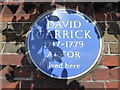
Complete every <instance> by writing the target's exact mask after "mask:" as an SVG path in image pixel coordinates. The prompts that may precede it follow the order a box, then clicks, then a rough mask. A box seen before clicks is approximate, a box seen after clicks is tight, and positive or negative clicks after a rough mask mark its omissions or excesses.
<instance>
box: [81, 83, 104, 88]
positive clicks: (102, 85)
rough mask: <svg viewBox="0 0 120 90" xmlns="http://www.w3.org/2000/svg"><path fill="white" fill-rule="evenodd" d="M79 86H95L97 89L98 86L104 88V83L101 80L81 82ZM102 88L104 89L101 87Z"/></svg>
mask: <svg viewBox="0 0 120 90" xmlns="http://www.w3.org/2000/svg"><path fill="white" fill-rule="evenodd" d="M80 86H84V88H86V89H87V88H94V89H95V88H96V89H98V90H99V88H102V89H103V88H104V83H102V82H81V83H80ZM103 90H104V89H103Z"/></svg>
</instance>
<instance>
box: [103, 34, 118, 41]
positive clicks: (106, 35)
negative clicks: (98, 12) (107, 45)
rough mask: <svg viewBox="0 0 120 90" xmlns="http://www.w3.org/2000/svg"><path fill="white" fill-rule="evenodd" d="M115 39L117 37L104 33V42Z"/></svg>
mask: <svg viewBox="0 0 120 90" xmlns="http://www.w3.org/2000/svg"><path fill="white" fill-rule="evenodd" d="M117 40H118V39H117V38H116V37H115V36H114V35H113V34H108V33H105V34H104V41H105V42H114V41H117Z"/></svg>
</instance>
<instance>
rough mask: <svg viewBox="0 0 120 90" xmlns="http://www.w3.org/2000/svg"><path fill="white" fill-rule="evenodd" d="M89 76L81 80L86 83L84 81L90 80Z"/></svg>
mask: <svg viewBox="0 0 120 90" xmlns="http://www.w3.org/2000/svg"><path fill="white" fill-rule="evenodd" d="M90 77H91V75H87V76H86V77H84V78H83V79H82V80H84V81H86V80H90Z"/></svg>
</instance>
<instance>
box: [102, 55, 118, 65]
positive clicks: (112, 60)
mask: <svg viewBox="0 0 120 90" xmlns="http://www.w3.org/2000/svg"><path fill="white" fill-rule="evenodd" d="M103 65H105V66H119V56H104V57H103Z"/></svg>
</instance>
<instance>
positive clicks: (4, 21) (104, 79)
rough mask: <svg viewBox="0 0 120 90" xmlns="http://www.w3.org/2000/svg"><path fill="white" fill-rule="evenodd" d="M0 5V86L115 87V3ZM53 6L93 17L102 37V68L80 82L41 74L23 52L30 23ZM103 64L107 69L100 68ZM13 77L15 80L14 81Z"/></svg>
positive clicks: (118, 33) (119, 17)
mask: <svg viewBox="0 0 120 90" xmlns="http://www.w3.org/2000/svg"><path fill="white" fill-rule="evenodd" d="M0 5H3V8H2V9H1V10H0V54H2V55H0V57H2V62H1V63H0V65H1V66H0V67H2V68H1V69H0V77H2V78H4V80H3V79H2V78H1V81H2V82H3V86H2V88H22V89H24V88H27V89H29V88H31V89H32V88H34V89H35V88H78V87H80V86H84V88H85V89H98V90H99V89H100V88H101V89H103V90H105V88H108V90H109V89H110V88H112V90H114V89H113V88H116V89H118V80H119V78H118V77H119V71H120V70H119V54H120V50H119V47H120V45H119V43H118V41H119V40H120V22H119V21H120V13H119V10H118V9H119V8H118V6H119V5H118V3H109V2H102V3H96V2H92V3H90V2H89V3H85V2H78V3H73V2H72V3H62V2H59V3H56V2H54V3H51V2H48V3H47V2H31V3H28V2H4V3H0ZM55 7H56V8H60V7H61V8H63V7H64V8H71V9H74V10H79V11H80V12H82V13H84V14H86V15H88V16H89V17H90V18H92V19H93V20H96V21H97V24H99V27H100V31H101V34H102V35H101V38H103V39H104V42H103V43H104V46H103V48H104V55H106V56H103V58H102V60H101V62H100V63H99V66H101V65H102V68H96V69H95V70H94V71H92V72H90V74H89V75H87V76H86V77H84V78H83V79H82V80H78V82H79V81H80V82H81V83H80V84H78V83H77V82H74V81H73V82H71V83H70V84H69V85H67V84H66V83H67V81H66V80H56V79H53V78H50V77H48V76H46V75H44V74H43V73H41V72H40V71H37V70H36V68H34V67H33V65H32V64H30V62H29V61H31V60H30V59H29V58H27V57H26V55H25V54H26V50H25V44H24V42H25V39H26V36H27V32H28V31H29V30H30V25H31V23H32V22H34V21H35V20H36V18H37V17H38V16H39V15H41V14H43V13H45V12H46V11H47V10H51V9H55ZM105 21H108V22H105ZM6 42H7V43H6ZM5 54H6V55H5ZM14 54H15V55H14ZM20 54H22V55H20ZM102 55H103V54H102ZM115 55H116V56H115ZM6 65H7V67H6ZM18 65H19V66H18ZM106 66H107V67H109V68H103V67H106ZM11 72H12V73H11ZM6 75H7V77H6ZM14 79H15V80H17V81H16V82H15V80H14ZM19 80H20V81H19ZM106 90H107V89H106Z"/></svg>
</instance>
